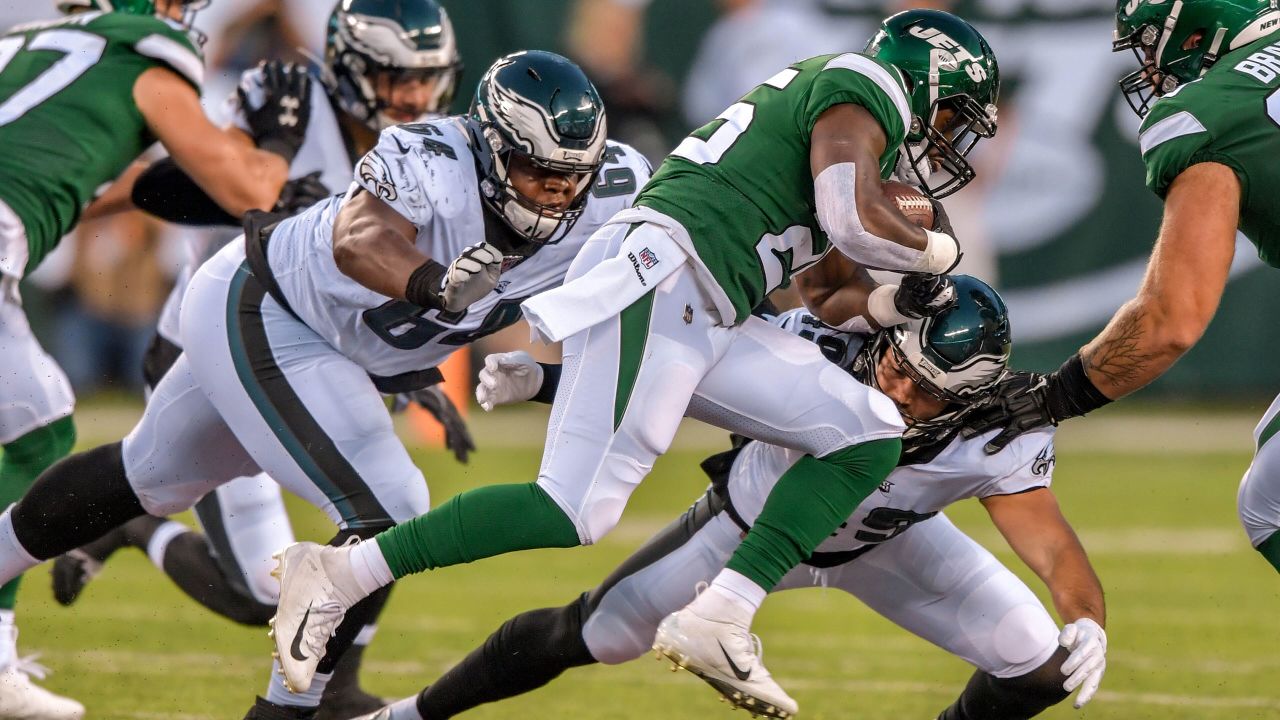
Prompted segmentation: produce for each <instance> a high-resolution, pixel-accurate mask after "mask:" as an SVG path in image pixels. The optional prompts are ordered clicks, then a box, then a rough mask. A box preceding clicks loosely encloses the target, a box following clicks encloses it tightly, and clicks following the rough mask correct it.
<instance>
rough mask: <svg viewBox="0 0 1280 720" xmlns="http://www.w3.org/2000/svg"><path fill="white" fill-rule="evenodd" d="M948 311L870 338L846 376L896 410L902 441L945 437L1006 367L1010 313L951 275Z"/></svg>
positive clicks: (979, 286)
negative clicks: (952, 297)
mask: <svg viewBox="0 0 1280 720" xmlns="http://www.w3.org/2000/svg"><path fill="white" fill-rule="evenodd" d="M952 280H953V281H954V282H955V284H956V305H955V307H953V308H951V309H950V310H947V311H946V312H943V313H940V314H938V315H936V316H934V317H932V318H925V319H922V320H912V321H910V322H907V323H904V324H902V325H898V326H895V327H892V328H889V329H887V330H883V331H881V332H879V333H877V334H876V335H875V337H874V339H872V340H871V341H870V342H868V343H867V344H866V345H865V346H864V347H863V348H862V350H861V351H860V352H859V354H858V357H857V358H856V359H855V360H854V362H853V365H852V369H851V371H852V372H853V374H854V375H855V376H857V377H858V378H859V379H862V380H863V381H864V382H867V383H868V384H870V385H872V386H873V387H875V388H877V389H879V390H880V391H881V392H883V393H884V394H885V395H887V396H888V397H889V398H890V399H891V400H893V401H894V403H895V404H896V405H897V406H898V411H899V412H900V413H901V414H902V419H903V420H904V421H905V422H906V423H907V433H906V435H904V436H903V437H904V439H905V440H912V439H917V438H922V439H926V440H928V439H936V438H941V437H950V433H951V431H952V430H954V429H955V428H956V427H957V426H958V425H959V423H960V421H961V420H962V419H963V418H964V417H965V415H966V414H968V412H969V411H970V410H972V409H973V408H975V407H977V406H978V405H979V404H980V403H981V401H982V400H983V399H985V398H986V397H987V396H988V395H989V393H990V392H991V390H992V389H993V388H994V387H995V384H996V382H997V381H998V380H999V379H1000V376H1001V375H1003V374H1004V371H1005V368H1006V367H1007V365H1008V362H1009V354H1010V334H1009V313H1008V310H1007V309H1006V308H1005V304H1004V300H1002V299H1001V298H1000V295H999V294H998V293H996V291H995V290H993V289H992V288H991V286H990V285H987V284H986V283H984V282H982V281H981V280H978V279H977V278H974V277H970V276H968V275H955V276H952Z"/></svg>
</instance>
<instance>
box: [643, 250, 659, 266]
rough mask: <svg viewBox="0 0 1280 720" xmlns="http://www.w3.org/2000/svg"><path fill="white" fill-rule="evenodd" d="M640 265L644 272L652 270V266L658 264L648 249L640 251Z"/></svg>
mask: <svg viewBox="0 0 1280 720" xmlns="http://www.w3.org/2000/svg"><path fill="white" fill-rule="evenodd" d="M640 264H641V265H644V269H645V270H652V269H653V266H654V265H657V264H658V256H657V255H656V254H654V252H653V251H652V250H650V249H649V248H645V249H643V250H641V251H640Z"/></svg>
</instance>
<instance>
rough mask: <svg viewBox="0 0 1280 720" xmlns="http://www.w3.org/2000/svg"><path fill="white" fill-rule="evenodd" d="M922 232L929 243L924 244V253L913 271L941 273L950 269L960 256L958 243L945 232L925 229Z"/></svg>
mask: <svg viewBox="0 0 1280 720" xmlns="http://www.w3.org/2000/svg"><path fill="white" fill-rule="evenodd" d="M924 234H925V236H926V237H928V238H929V244H927V245H925V248H924V255H923V256H922V257H921V258H920V261H919V262H918V263H917V264H916V267H915V268H914V270H915V272H922V273H927V274H929V275H941V274H942V273H944V272H946V271H947V270H950V269H951V266H952V265H955V264H956V258H957V257H959V256H960V243H958V242H956V239H955V238H953V237H951V236H950V235H948V234H946V233H940V232H934V231H932V230H925V231H924Z"/></svg>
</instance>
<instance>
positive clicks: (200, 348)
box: [124, 242, 429, 529]
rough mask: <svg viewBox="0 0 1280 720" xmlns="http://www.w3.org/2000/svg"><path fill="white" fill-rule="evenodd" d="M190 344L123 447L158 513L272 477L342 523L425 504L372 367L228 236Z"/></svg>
mask: <svg viewBox="0 0 1280 720" xmlns="http://www.w3.org/2000/svg"><path fill="white" fill-rule="evenodd" d="M181 324H182V340H183V347H184V352H183V354H182V355H181V356H180V357H179V358H178V360H177V361H176V362H175V363H174V365H173V367H172V368H171V369H170V370H169V372H168V373H166V374H165V376H164V377H163V378H162V379H161V381H160V383H159V384H158V385H157V386H156V388H155V391H154V392H153V393H152V396H151V400H150V401H149V402H148V403H147V408H146V411H145V412H144V413H143V417H142V420H141V421H140V422H139V424H138V425H137V427H135V428H134V430H133V432H131V433H130V434H129V436H128V437H126V438H125V441H124V461H125V469H126V472H127V474H128V477H129V483H130V485H131V486H132V487H133V489H134V491H135V492H136V493H137V495H138V497H139V499H140V500H141V501H142V504H143V507H144V508H145V509H146V510H147V512H149V513H151V514H153V515H170V514H172V513H174V512H178V511H180V510H184V509H186V508H188V507H191V505H192V504H193V503H195V501H196V500H198V499H199V498H201V497H202V496H204V495H205V494H207V493H209V492H210V491H212V490H213V489H214V488H216V487H218V486H219V485H222V484H224V483H227V482H229V481H231V480H232V479H234V478H237V477H240V476H244V475H254V474H256V473H258V472H259V471H260V470H262V471H266V472H267V473H268V474H269V475H270V476H271V477H272V478H273V479H274V480H275V481H276V482H277V483H279V484H280V485H282V486H284V487H285V488H287V489H288V490H290V491H291V492H293V493H295V494H296V495H298V496H300V497H302V498H303V499H305V500H307V501H308V502H310V503H312V504H313V505H315V506H317V507H319V508H320V509H321V510H323V511H324V512H325V513H326V514H328V515H329V517H330V518H331V519H332V520H333V521H334V522H335V523H336V524H337V525H338V526H339V527H340V528H343V529H360V528H380V527H385V526H387V525H389V524H393V523H397V522H403V521H404V520H407V519H409V518H411V517H415V516H417V515H419V514H421V513H424V512H426V511H427V510H428V508H429V498H428V495H427V487H426V483H425V482H424V480H423V477H422V472H421V471H420V470H419V469H418V468H417V466H415V465H414V464H413V461H412V460H411V459H410V457H409V453H408V451H407V450H405V448H404V445H403V444H401V442H400V440H399V438H398V437H396V434H395V431H394V429H393V427H392V423H391V417H390V414H389V413H388V412H387V408H386V405H385V404H384V402H383V399H382V395H381V394H380V393H379V392H378V391H377V389H375V388H374V386H373V383H372V382H371V381H370V380H369V377H368V375H367V374H366V373H365V372H364V370H362V369H361V368H360V367H359V366H357V365H356V364H355V363H353V362H351V361H350V360H348V359H347V358H346V357H344V356H343V355H341V354H340V353H339V352H338V351H337V350H335V349H333V347H332V346H330V345H329V344H328V343H326V342H325V341H324V340H323V339H322V338H320V337H319V336H318V335H316V334H315V332H313V331H312V330H311V329H310V328H308V327H307V326H306V325H304V324H303V323H301V322H300V321H298V320H297V319H296V318H294V317H293V316H292V315H290V314H289V313H288V312H287V311H286V310H284V309H283V308H281V307H280V306H279V305H277V304H276V302H275V301H274V300H273V299H272V298H271V297H270V296H269V295H267V294H266V292H265V291H264V290H263V289H262V287H261V286H260V285H259V284H258V283H257V282H256V280H254V279H253V277H252V275H251V274H250V273H249V270H248V267H247V266H246V265H245V263H244V245H243V243H241V242H233V243H232V244H231V245H228V246H227V247H225V248H223V249H222V251H220V252H219V253H218V254H217V255H216V256H215V257H214V258H212V259H211V260H209V262H207V263H205V264H204V265H203V266H202V267H201V268H200V270H199V271H198V272H197V273H196V275H195V277H194V278H193V279H192V281H191V285H190V287H189V288H188V290H187V295H186V297H184V298H183V308H182V323H181Z"/></svg>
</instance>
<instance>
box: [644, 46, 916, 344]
mask: <svg viewBox="0 0 1280 720" xmlns="http://www.w3.org/2000/svg"><path fill="white" fill-rule="evenodd" d="M842 103H852V104H855V105H861V106H862V107H864V108H866V110H867V111H868V112H870V113H871V115H872V116H873V117H874V118H875V119H876V120H877V121H878V122H879V123H880V126H881V127H882V128H884V133H885V136H886V137H887V139H888V142H887V144H886V145H885V151H884V154H883V155H881V156H880V158H879V161H880V173H881V177H884V178H887V177H889V173H890V172H891V171H892V170H893V168H894V164H895V162H896V160H897V156H898V150H899V148H900V147H901V146H902V142H903V139H904V138H905V137H906V132H907V126H908V124H909V123H910V119H909V115H908V104H907V95H906V91H905V89H904V84H903V79H902V76H901V75H900V74H899V72H898V71H897V69H895V68H894V67H892V66H891V65H887V64H885V63H882V62H880V61H878V60H875V59H873V58H870V57H867V56H865V55H861V54H858V53H846V54H844V55H821V56H819V57H815V58H810V59H808V60H804V61H802V62H799V63H796V64H794V65H792V66H791V67H789V68H787V69H785V70H783V71H781V72H779V73H778V74H777V75H774V76H773V77H772V78H770V79H768V80H766V81H765V82H764V84H762V85H760V86H758V87H756V88H755V89H754V90H752V91H751V92H749V93H747V94H746V95H745V96H743V98H742V100H741V101H740V102H738V103H736V104H734V105H733V106H731V107H730V108H729V109H728V110H725V111H724V112H723V113H721V114H720V116H719V117H718V118H716V119H715V120H713V121H711V122H710V123H707V124H706V125H704V126H702V127H701V128H698V129H697V130H695V131H693V133H692V134H691V135H690V136H689V137H688V138H686V139H685V140H684V142H682V143H680V145H679V146H678V147H677V148H676V149H675V150H674V151H673V152H672V153H671V155H670V156H669V157H667V159H666V160H665V161H664V162H663V163H662V165H661V166H660V167H659V168H658V171H657V172H656V173H654V176H653V179H652V180H651V181H650V182H649V184H648V185H646V186H645V188H644V190H643V191H641V193H640V197H639V198H637V199H636V205H640V206H644V207H649V208H652V209H654V210H656V211H658V212H661V213H663V214H665V215H668V216H670V217H672V218H674V219H675V220H677V221H679V222H680V223H681V224H682V225H684V227H685V229H686V230H688V232H689V237H690V238H691V241H692V247H686V248H685V250H686V251H688V252H689V254H690V255H691V256H692V257H693V258H694V260H695V262H696V264H697V266H698V270H699V274H700V275H701V276H702V279H703V282H704V285H705V286H706V287H707V289H708V290H709V291H710V292H711V293H712V295H713V296H714V297H713V300H714V301H715V303H716V307H717V309H718V311H719V313H720V319H721V321H722V322H723V323H725V324H732V323H735V322H741V321H742V320H743V319H745V318H746V317H747V315H749V314H750V313H751V308H753V307H755V306H756V305H758V304H759V303H760V301H761V300H763V299H764V297H765V296H766V295H768V294H769V293H770V292H772V291H773V290H775V289H777V288H779V287H786V286H787V285H789V284H790V282H791V276H792V275H794V274H796V273H798V272H800V271H801V270H803V269H805V268H807V267H809V266H810V265H812V264H813V263H815V262H817V261H818V260H819V259H820V258H821V257H822V256H823V255H825V254H826V252H827V250H829V249H830V247H831V245H830V242H829V241H828V240H827V236H826V234H825V233H823V231H822V229H821V228H820V227H819V226H818V220H817V216H816V215H815V212H816V208H815V205H814V198H813V176H812V174H811V170H810V167H809V138H810V134H811V133H812V131H813V126H814V124H815V123H816V122H817V121H818V117H819V116H820V115H822V113H823V112H825V111H826V110H828V109H830V108H831V107H832V106H833V105H839V104H842Z"/></svg>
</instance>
